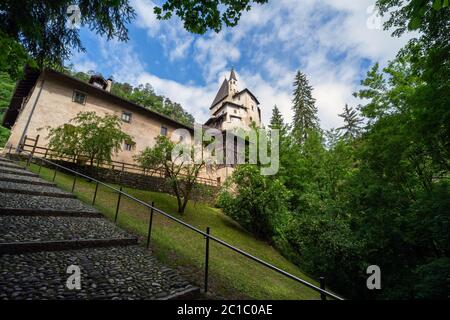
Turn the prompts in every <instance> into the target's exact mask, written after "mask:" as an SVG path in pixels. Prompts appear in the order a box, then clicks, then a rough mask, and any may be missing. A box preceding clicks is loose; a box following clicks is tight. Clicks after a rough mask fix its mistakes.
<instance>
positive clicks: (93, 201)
mask: <svg viewBox="0 0 450 320" xmlns="http://www.w3.org/2000/svg"><path fill="white" fill-rule="evenodd" d="M97 191H98V181H97V184H96V185H95V191H94V197H93V198H92V205H94V204H95V198H97Z"/></svg>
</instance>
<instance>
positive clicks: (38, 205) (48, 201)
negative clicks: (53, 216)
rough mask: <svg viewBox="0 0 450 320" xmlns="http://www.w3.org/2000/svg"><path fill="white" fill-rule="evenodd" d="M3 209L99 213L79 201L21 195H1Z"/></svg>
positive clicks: (0, 201)
mask: <svg viewBox="0 0 450 320" xmlns="http://www.w3.org/2000/svg"><path fill="white" fill-rule="evenodd" d="M2 209H34V210H43V211H45V210H46V209H47V210H48V209H50V211H56V210H58V211H70V212H97V210H95V209H94V208H92V207H90V206H88V205H85V204H84V203H83V202H81V201H80V200H78V199H71V198H55V197H47V196H32V195H27V194H19V193H0V210H2Z"/></svg>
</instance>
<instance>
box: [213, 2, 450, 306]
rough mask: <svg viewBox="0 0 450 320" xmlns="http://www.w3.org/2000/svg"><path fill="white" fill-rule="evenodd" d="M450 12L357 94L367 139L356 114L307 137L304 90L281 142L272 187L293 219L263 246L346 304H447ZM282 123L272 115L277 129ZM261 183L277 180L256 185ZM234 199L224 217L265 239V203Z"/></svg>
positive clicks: (372, 73)
mask: <svg viewBox="0 0 450 320" xmlns="http://www.w3.org/2000/svg"><path fill="white" fill-rule="evenodd" d="M379 2H381V1H379ZM395 3H399V2H396V1H395ZM444 12H447V13H448V8H444V9H440V10H439V11H436V10H434V9H433V10H431V11H430V12H426V13H425V14H424V18H423V21H422V23H421V27H420V30H421V31H422V32H423V33H422V34H421V35H420V38H419V39H412V40H411V41H410V42H409V43H408V44H407V45H406V46H405V47H404V48H403V49H402V50H400V52H399V53H398V55H397V57H396V58H395V59H394V60H393V61H391V62H389V63H388V64H387V66H386V67H384V68H380V66H379V65H378V64H375V65H374V66H373V68H372V69H371V70H369V72H368V73H367V77H366V78H365V79H364V80H363V81H362V82H361V85H362V86H361V90H359V91H358V92H357V93H356V94H355V96H356V97H358V98H361V100H362V102H363V104H362V105H360V106H359V111H360V112H361V114H362V115H363V116H364V117H365V118H366V119H367V123H366V125H365V127H364V128H361V129H363V130H362V132H360V130H359V129H360V127H359V124H360V123H361V122H360V120H359V118H358V114H357V112H356V110H353V109H351V108H346V109H345V110H344V113H343V114H342V115H341V116H342V117H343V118H344V123H345V126H344V127H343V128H340V129H341V130H330V131H328V132H326V134H325V135H323V134H322V132H321V131H320V130H319V129H318V128H317V127H315V126H310V127H311V128H309V129H308V128H306V127H307V126H305V125H304V123H305V120H301V119H303V118H304V116H305V115H314V114H315V112H314V111H313V112H311V110H314V109H313V108H310V109H309V110H308V111H305V110H306V109H305V106H308V105H309V106H313V99H312V98H311V97H310V98H307V97H308V96H307V95H306V93H307V92H311V90H312V88H311V87H309V86H308V85H307V83H306V82H305V81H303V84H302V85H301V86H298V87H303V88H306V90H296V91H295V92H294V106H295V105H297V106H300V107H301V108H297V109H295V108H294V111H295V112H297V116H294V122H293V129H292V130H289V129H288V131H287V132H286V133H284V134H283V135H282V137H281V140H280V170H279V172H278V173H277V175H276V176H275V177H272V179H274V180H276V181H279V182H281V184H282V185H283V186H284V187H285V189H287V190H288V191H289V192H288V197H287V199H286V202H285V204H286V208H287V214H286V215H283V217H284V218H283V219H282V220H281V221H279V220H277V223H276V225H277V226H278V227H277V228H276V230H277V232H276V233H275V234H274V233H272V234H271V233H267V234H266V236H269V237H271V239H272V240H273V241H274V243H275V244H276V246H277V247H278V248H279V250H281V251H282V252H283V254H284V255H285V256H287V257H289V259H290V260H291V261H294V262H295V263H297V264H299V265H300V266H302V268H305V270H307V271H309V272H310V273H311V274H312V275H314V276H326V277H327V278H328V284H329V285H330V286H331V288H333V289H334V290H336V291H337V292H340V293H341V294H343V295H344V296H346V297H349V298H359V299H361V298H385V299H408V298H420V299H436V298H440V299H447V298H448V297H449V277H448V275H449V274H450V265H449V259H450V236H449V232H448V230H450V216H449V212H450V180H449V177H450V125H449V124H450V108H449V105H450V96H449V94H448V92H450V68H449V66H450V63H449V61H450V59H449V53H450V42H449V41H448V34H450V30H449V24H448V18H446V17H444V16H443V13H444ZM394 16H395V13H394ZM403 22H405V20H403ZM297 78H298V79H300V80H301V79H305V78H306V77H297ZM298 83H300V81H298ZM305 92H306V93H305ZM297 96H298V97H300V98H301V99H300V98H297ZM297 101H300V102H302V103H298V104H297V103H296V102H297ZM305 101H309V102H308V103H305ZM299 110H301V112H298V111H299ZM299 119H300V120H299ZM281 120H282V117H281V116H280V115H279V113H278V112H277V110H276V109H275V110H274V113H273V119H272V123H271V126H272V127H274V128H276V127H278V126H279V124H280V123H282V122H281ZM305 128H306V129H305ZM296 131H297V132H300V133H301V134H300V135H296V134H295V132H296ZM339 131H344V132H346V133H347V134H345V133H344V135H340V134H338V132H339ZM299 137H300V139H299ZM255 174H257V172H255ZM258 179H268V178H267V177H265V178H261V177H260V178H256V177H252V180H249V181H259V180H258ZM256 186H258V184H256ZM244 187H246V188H247V189H244V190H246V191H247V192H246V193H245V192H242V194H243V195H245V198H240V194H241V192H240V189H241V188H244ZM233 188H234V189H235V190H237V192H236V193H233V192H230V193H228V194H223V195H222V197H221V199H220V201H221V203H222V206H223V207H224V210H225V211H226V212H230V213H231V214H230V215H231V216H232V217H233V218H235V219H236V220H237V221H238V222H239V223H241V224H243V225H244V226H246V228H247V229H249V230H252V231H253V232H255V233H257V232H258V231H257V230H254V229H252V226H253V225H254V226H256V225H257V223H256V222H254V221H252V220H250V219H249V217H250V215H249V214H248V213H247V211H248V209H246V208H247V203H250V204H251V205H254V203H253V202H252V201H253V200H252V199H253V198H254V197H256V198H258V196H259V194H260V193H261V191H259V189H258V188H257V187H256V188H253V185H251V187H249V184H248V181H247V180H242V179H241V180H234V185H233ZM255 190H256V191H255ZM249 199H250V200H249ZM237 200H239V202H237ZM264 216H265V217H268V218H267V220H265V219H261V221H263V222H264V225H265V226H269V227H270V226H272V225H273V223H274V221H275V220H272V219H273V218H272V217H271V215H270V213H265V215H264ZM259 228H261V227H259ZM269 229H270V228H269ZM372 264H376V265H379V266H380V267H381V270H382V288H383V289H382V290H381V291H369V290H367V288H366V286H365V280H366V278H367V275H366V273H365V270H366V268H367V267H368V266H369V265H372Z"/></svg>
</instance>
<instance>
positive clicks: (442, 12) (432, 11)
mask: <svg viewBox="0 0 450 320" xmlns="http://www.w3.org/2000/svg"><path fill="white" fill-rule="evenodd" d="M377 6H378V8H379V9H380V13H381V14H382V15H384V14H387V13H389V14H390V15H391V16H390V19H389V20H388V21H387V22H386V23H385V27H386V29H388V28H390V27H397V29H396V30H395V32H394V34H395V35H401V34H403V33H404V32H405V31H407V30H417V29H419V30H423V29H424V28H426V27H427V25H428V23H429V22H430V21H432V20H436V19H439V18H444V19H445V17H447V18H448V12H449V11H448V8H449V1H448V0H409V3H406V4H405V2H404V1H398V0H378V1H377Z"/></svg>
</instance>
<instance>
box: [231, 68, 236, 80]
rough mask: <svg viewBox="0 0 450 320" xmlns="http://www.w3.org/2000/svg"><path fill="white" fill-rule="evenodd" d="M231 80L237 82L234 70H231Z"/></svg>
mask: <svg viewBox="0 0 450 320" xmlns="http://www.w3.org/2000/svg"><path fill="white" fill-rule="evenodd" d="M230 80H235V81H237V78H236V73H235V72H234V68H231V73H230Z"/></svg>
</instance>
